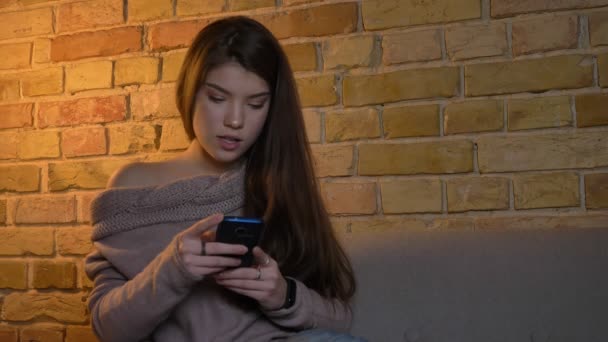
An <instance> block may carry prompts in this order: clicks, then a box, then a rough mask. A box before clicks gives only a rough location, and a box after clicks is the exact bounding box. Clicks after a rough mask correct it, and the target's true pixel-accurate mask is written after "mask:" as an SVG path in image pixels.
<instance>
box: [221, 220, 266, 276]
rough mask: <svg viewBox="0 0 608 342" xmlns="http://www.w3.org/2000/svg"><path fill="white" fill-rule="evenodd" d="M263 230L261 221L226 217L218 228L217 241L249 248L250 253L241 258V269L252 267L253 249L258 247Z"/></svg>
mask: <svg viewBox="0 0 608 342" xmlns="http://www.w3.org/2000/svg"><path fill="white" fill-rule="evenodd" d="M263 229H264V222H263V221H262V220H261V219H258V218H250V217H237V216H226V217H224V220H222V222H220V224H219V225H218V227H217V232H216V234H215V241H217V242H223V243H231V244H238V245H245V246H247V249H248V251H247V253H246V254H244V255H242V256H241V265H240V266H239V267H250V266H251V265H252V264H253V253H252V250H253V247H255V246H257V245H258V243H259V241H260V237H261V236H262V230H263Z"/></svg>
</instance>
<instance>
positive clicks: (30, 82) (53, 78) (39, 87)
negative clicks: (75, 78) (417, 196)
mask: <svg viewBox="0 0 608 342" xmlns="http://www.w3.org/2000/svg"><path fill="white" fill-rule="evenodd" d="M21 91H22V93H23V96H40V95H54V94H61V93H63V68H62V67H51V68H47V69H41V70H36V71H30V72H27V73H26V74H25V75H24V76H23V78H22V79H21Z"/></svg>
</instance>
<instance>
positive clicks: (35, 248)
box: [0, 227, 55, 256]
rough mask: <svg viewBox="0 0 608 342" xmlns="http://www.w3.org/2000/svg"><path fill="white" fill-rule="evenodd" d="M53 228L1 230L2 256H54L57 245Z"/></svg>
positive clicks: (0, 251) (0, 249)
mask: <svg viewBox="0 0 608 342" xmlns="http://www.w3.org/2000/svg"><path fill="white" fill-rule="evenodd" d="M53 231H54V229H52V228H33V227H31V228H27V229H23V228H2V229H0V238H1V239H2V244H0V255H4V256H20V255H28V254H29V255H32V254H33V255H41V256H49V255H51V254H53V248H54V247H53V246H54V244H55V239H54V233H53Z"/></svg>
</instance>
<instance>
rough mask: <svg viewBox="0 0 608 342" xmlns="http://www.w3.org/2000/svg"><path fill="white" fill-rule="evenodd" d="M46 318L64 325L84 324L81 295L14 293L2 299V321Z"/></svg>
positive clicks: (84, 304)
mask: <svg viewBox="0 0 608 342" xmlns="http://www.w3.org/2000/svg"><path fill="white" fill-rule="evenodd" d="M46 317H50V318H52V319H56V320H58V321H60V322H65V323H85V322H86V321H87V312H86V301H84V300H83V294H82V293H60V292H53V293H48V292H47V293H37V292H14V293H11V294H9V295H6V296H5V297H4V305H3V307H2V318H3V319H4V320H7V321H17V322H26V321H30V320H32V319H37V318H46Z"/></svg>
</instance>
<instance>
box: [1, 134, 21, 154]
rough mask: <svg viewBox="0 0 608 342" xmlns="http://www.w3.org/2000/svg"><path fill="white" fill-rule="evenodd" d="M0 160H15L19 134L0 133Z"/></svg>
mask: <svg viewBox="0 0 608 342" xmlns="http://www.w3.org/2000/svg"><path fill="white" fill-rule="evenodd" d="M0 141H2V144H0V159H15V158H17V146H19V133H17V132H0Z"/></svg>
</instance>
